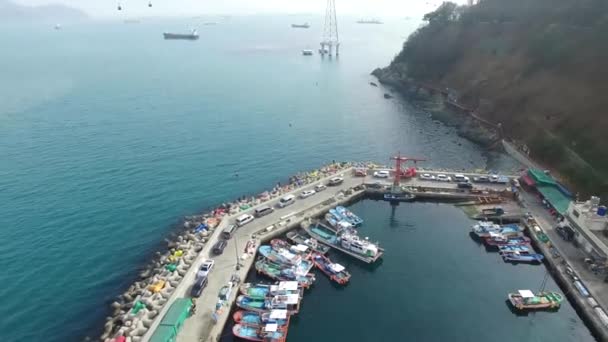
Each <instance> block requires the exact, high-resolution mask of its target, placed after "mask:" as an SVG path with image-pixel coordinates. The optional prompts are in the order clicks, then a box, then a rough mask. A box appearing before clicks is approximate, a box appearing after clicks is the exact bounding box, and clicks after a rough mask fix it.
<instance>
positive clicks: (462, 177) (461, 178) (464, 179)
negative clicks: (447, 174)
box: [453, 174, 469, 183]
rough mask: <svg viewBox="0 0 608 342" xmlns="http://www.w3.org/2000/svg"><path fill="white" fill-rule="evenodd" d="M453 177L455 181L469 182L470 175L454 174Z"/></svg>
mask: <svg viewBox="0 0 608 342" xmlns="http://www.w3.org/2000/svg"><path fill="white" fill-rule="evenodd" d="M453 179H454V181H455V182H459V183H468V182H469V177H467V176H465V175H461V174H456V175H454V178H453Z"/></svg>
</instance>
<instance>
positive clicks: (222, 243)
mask: <svg viewBox="0 0 608 342" xmlns="http://www.w3.org/2000/svg"><path fill="white" fill-rule="evenodd" d="M227 244H228V242H227V241H226V240H218V242H216V243H215V245H213V248H212V249H211V251H212V252H213V254H215V255H220V254H222V253H223V252H224V248H226V245H227Z"/></svg>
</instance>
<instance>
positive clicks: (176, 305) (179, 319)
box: [160, 298, 192, 331]
mask: <svg viewBox="0 0 608 342" xmlns="http://www.w3.org/2000/svg"><path fill="white" fill-rule="evenodd" d="M191 306H192V299H190V298H178V299H176V300H175V302H173V304H171V307H170V308H169V310H168V311H167V313H166V314H165V317H163V319H162V320H161V321H160V324H161V325H170V326H173V327H175V330H176V331H179V329H180V328H181V327H182V324H184V321H185V320H186V318H188V316H189V315H190V307H191Z"/></svg>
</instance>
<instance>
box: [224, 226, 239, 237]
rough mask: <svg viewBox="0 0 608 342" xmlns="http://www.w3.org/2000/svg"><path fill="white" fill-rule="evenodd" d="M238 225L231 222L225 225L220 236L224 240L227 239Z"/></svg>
mask: <svg viewBox="0 0 608 342" xmlns="http://www.w3.org/2000/svg"><path fill="white" fill-rule="evenodd" d="M237 228H238V226H237V225H236V224H231V225H229V226H228V227H226V228H225V229H224V231H223V232H222V237H223V238H224V239H225V240H228V239H230V238H231V237H232V235H234V232H236V230H237Z"/></svg>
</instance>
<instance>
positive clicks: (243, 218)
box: [236, 214, 253, 227]
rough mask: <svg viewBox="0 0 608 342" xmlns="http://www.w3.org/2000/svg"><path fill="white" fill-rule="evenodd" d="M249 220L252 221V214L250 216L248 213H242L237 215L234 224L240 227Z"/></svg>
mask: <svg viewBox="0 0 608 342" xmlns="http://www.w3.org/2000/svg"><path fill="white" fill-rule="evenodd" d="M251 221H253V216H251V215H249V214H243V215H241V216H239V217H237V219H236V225H237V226H239V227H242V226H244V225H246V224H247V223H249V222H251Z"/></svg>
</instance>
